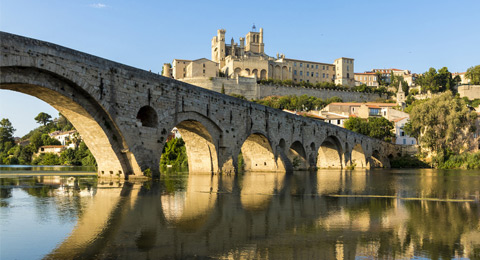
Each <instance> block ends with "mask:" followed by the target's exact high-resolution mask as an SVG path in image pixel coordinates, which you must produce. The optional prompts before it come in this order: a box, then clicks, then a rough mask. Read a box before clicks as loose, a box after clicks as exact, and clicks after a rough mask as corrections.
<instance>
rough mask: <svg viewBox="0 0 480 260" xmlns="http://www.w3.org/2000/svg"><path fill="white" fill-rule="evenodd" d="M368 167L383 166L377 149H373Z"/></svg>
mask: <svg viewBox="0 0 480 260" xmlns="http://www.w3.org/2000/svg"><path fill="white" fill-rule="evenodd" d="M368 161H369V163H370V168H383V167H384V166H385V165H384V161H383V159H382V155H381V154H380V152H379V151H378V150H374V151H373V153H372V156H370V158H369V160H368Z"/></svg>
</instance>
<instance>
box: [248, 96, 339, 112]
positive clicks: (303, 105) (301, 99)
mask: <svg viewBox="0 0 480 260" xmlns="http://www.w3.org/2000/svg"><path fill="white" fill-rule="evenodd" d="M254 102H256V103H258V104H261V105H264V106H268V107H273V108H277V109H287V110H296V111H310V110H320V109H322V108H324V107H325V106H326V105H328V104H330V103H333V102H342V99H341V98H339V97H332V98H327V99H325V100H322V99H321V98H316V97H312V96H307V95H301V96H295V95H289V96H281V97H280V96H270V97H266V98H262V99H259V100H254Z"/></svg>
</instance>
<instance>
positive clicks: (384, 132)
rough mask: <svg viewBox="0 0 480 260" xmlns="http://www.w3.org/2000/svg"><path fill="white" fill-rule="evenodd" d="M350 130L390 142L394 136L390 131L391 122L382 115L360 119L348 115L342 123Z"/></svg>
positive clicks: (391, 127)
mask: <svg viewBox="0 0 480 260" xmlns="http://www.w3.org/2000/svg"><path fill="white" fill-rule="evenodd" d="M343 125H344V127H345V128H346V129H348V130H350V131H353V132H356V133H359V134H362V135H367V136H370V137H372V138H377V139H380V140H383V141H386V142H390V141H391V140H392V137H393V136H394V135H393V133H392V129H393V123H392V122H390V121H388V120H387V119H386V118H384V117H370V118H369V119H368V120H367V119H362V118H358V117H350V118H349V119H347V120H346V121H345V123H344V124H343Z"/></svg>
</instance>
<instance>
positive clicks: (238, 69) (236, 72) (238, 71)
mask: <svg viewBox="0 0 480 260" xmlns="http://www.w3.org/2000/svg"><path fill="white" fill-rule="evenodd" d="M241 72H242V69H241V68H238V67H237V68H235V70H234V71H233V73H234V76H233V77H237V76H240V73H241Z"/></svg>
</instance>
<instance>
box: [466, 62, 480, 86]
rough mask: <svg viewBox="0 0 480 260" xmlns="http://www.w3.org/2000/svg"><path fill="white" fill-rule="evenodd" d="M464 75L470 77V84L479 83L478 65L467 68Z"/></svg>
mask: <svg viewBox="0 0 480 260" xmlns="http://www.w3.org/2000/svg"><path fill="white" fill-rule="evenodd" d="M465 77H467V78H468V79H470V84H473V85H480V65H477V66H472V67H470V68H468V70H467V72H466V73H465Z"/></svg>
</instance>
